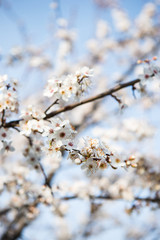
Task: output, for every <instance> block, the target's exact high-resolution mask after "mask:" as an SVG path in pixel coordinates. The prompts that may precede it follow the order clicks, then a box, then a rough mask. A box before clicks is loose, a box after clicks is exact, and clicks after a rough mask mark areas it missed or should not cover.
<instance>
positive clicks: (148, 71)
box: [138, 57, 160, 86]
mask: <svg viewBox="0 0 160 240" xmlns="http://www.w3.org/2000/svg"><path fill="white" fill-rule="evenodd" d="M153 60H156V57H154V58H153ZM138 63H145V64H146V66H145V67H144V69H143V74H140V75H139V79H140V80H141V81H140V85H141V86H145V85H146V83H147V81H151V80H152V79H153V78H158V79H159V78H160V67H158V66H157V65H155V64H154V63H153V62H152V61H150V60H144V61H141V60H139V61H138Z"/></svg>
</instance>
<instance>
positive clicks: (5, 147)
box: [1, 141, 15, 154]
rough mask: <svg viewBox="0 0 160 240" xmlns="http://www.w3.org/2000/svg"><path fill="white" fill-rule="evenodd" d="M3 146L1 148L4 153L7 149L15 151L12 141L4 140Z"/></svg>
mask: <svg viewBox="0 0 160 240" xmlns="http://www.w3.org/2000/svg"><path fill="white" fill-rule="evenodd" d="M2 144H3V147H2V148H1V153H2V154H3V153H4V152H5V151H7V152H13V151H14V150H15V148H14V147H13V146H12V141H10V142H6V141H2Z"/></svg>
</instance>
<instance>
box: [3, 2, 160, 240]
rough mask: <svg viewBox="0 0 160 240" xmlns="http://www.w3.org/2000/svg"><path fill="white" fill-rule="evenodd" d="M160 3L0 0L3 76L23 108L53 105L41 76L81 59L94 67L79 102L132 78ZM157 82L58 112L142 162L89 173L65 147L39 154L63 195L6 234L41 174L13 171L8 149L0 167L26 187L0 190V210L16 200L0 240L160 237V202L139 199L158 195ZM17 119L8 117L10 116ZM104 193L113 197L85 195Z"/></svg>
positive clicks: (153, 38)
mask: <svg viewBox="0 0 160 240" xmlns="http://www.w3.org/2000/svg"><path fill="white" fill-rule="evenodd" d="M159 5H160V1H158V0H156V1H147V0H135V1H129V0H112V1H111V0H81V1H74V0H57V1H51V0H45V1H43V0H32V1H31V0H28V1H25V0H14V1H11V0H1V1H0V32H1V34H0V74H1V75H3V74H8V76H10V77H11V78H16V79H17V80H18V85H19V88H18V95H19V100H20V111H21V110H22V109H24V108H26V106H27V105H28V104H34V105H35V106H41V108H42V109H45V108H46V106H48V105H49V103H50V102H52V101H51V100H48V99H47V98H46V97H44V96H43V90H44V88H45V86H46V83H47V80H48V79H49V78H50V77H51V76H53V75H55V76H58V77H59V76H62V75H66V74H69V73H72V72H74V71H75V70H76V69H78V68H79V67H82V66H88V67H91V68H93V69H94V81H93V83H92V86H91V88H90V89H89V91H88V93H87V94H85V95H84V96H83V97H82V99H83V98H86V97H88V96H93V95H95V94H98V93H100V92H103V91H104V90H105V89H108V88H110V87H113V86H114V85H115V84H117V83H122V82H126V81H130V80H133V79H136V78H138V76H139V74H141V73H143V66H142V65H138V64H137V60H138V59H142V60H144V59H146V58H147V59H148V58H149V59H151V58H152V57H153V56H155V55H156V56H157V57H158V56H159V49H160V35H159V33H160V24H159V23H160V15H159V13H160V12H159V10H160V8H159ZM159 86H160V84H159V81H155V82H151V83H149V86H148V88H147V89H146V92H147V94H146V95H144V96H143V97H142V95H143V94H142V93H141V92H140V91H136V92H135V95H136V96H134V94H133V92H132V89H127V90H126V89H125V90H122V91H121V92H119V93H117V95H116V96H117V97H118V98H119V99H121V104H118V103H117V102H116V101H115V99H114V98H111V97H109V98H107V99H102V100H99V101H98V102H95V103H90V104H87V105H84V106H80V107H79V108H76V109H74V110H73V111H71V112H67V113H65V114H64V115H62V116H61V117H64V119H65V118H66V119H69V120H70V122H71V124H72V125H73V126H74V127H75V129H76V130H77V131H78V134H77V138H81V137H82V138H83V137H85V136H91V137H98V138H100V139H102V140H103V141H105V142H107V143H108V144H112V145H113V146H114V147H115V149H117V150H118V151H120V152H122V153H125V154H130V153H131V154H132V153H134V154H136V156H137V159H139V168H138V169H137V170H134V169H133V170H132V169H131V170H128V171H125V170H124V169H120V170H117V171H115V172H114V170H113V169H107V170H105V171H103V172H101V173H97V174H96V175H95V176H93V177H91V178H88V177H86V175H85V174H84V172H83V171H82V170H81V169H80V167H79V166H75V165H74V164H72V162H71V161H70V160H67V154H64V155H63V156H62V158H61V159H60V160H55V159H52V161H53V162H51V161H48V162H47V161H46V162H45V160H43V163H44V166H45V170H46V172H47V173H48V174H49V173H50V171H51V168H52V164H53V165H54V166H53V168H54V177H53V179H52V181H51V182H52V186H53V190H54V191H55V192H56V197H57V198H59V197H60V198H62V201H60V202H58V201H57V202H56V204H57V205H56V204H55V205H56V206H57V208H55V209H54V208H53V207H52V206H51V204H50V203H47V200H46V205H45V204H44V202H43V203H40V204H39V205H38V206H36V208H35V209H34V211H33V212H32V211H31V213H30V214H31V216H29V217H28V215H27V217H26V218H27V223H26V224H22V223H23V219H21V222H19V223H18V224H20V225H21V224H22V227H21V231H20V234H19V235H17V236H18V237H15V236H14V238H9V237H8V238H4V236H3V234H4V232H5V231H6V230H7V227H8V229H9V230H10V228H9V226H12V228H11V230H12V231H14V229H16V227H15V226H16V224H15V226H14V224H13V223H14V220H15V219H14V217H15V216H16V215H15V211H16V210H15V209H19V208H20V209H22V206H23V203H25V204H29V203H30V201H31V200H30V199H31V198H32V197H33V196H34V191H35V192H36V191H37V188H38V187H39V186H40V185H42V184H43V178H41V177H39V173H35V170H31V171H30V172H29V174H28V173H26V172H25V171H24V170H22V169H20V166H21V164H22V166H23V167H24V165H23V162H24V160H23V159H22V156H21V155H22V154H19V153H18V154H17V155H15V156H14V155H11V154H10V155H7V156H5V157H4V158H3V160H1V165H5V164H6V166H5V171H6V172H7V171H8V176H10V175H13V176H14V177H15V178H17V179H19V178H21V177H19V176H21V175H22V176H23V174H24V175H25V176H26V179H27V180H26V181H28V182H29V183H30V184H31V185H32V190H31V192H30V189H28V188H31V186H29V187H28V188H27V187H26V192H27V194H28V195H27V197H26V196H25V198H24V199H23V194H24V193H23V192H22V193H21V194H17V192H16V191H15V192H14V193H13V192H12V186H11V190H9V191H10V192H12V194H11V196H10V195H9V193H8V192H6V191H2V192H1V195H0V206H1V210H2V209H5V208H7V207H8V206H11V208H12V207H13V209H12V210H13V212H12V213H10V212H9V214H8V215H7V214H6V215H5V216H4V215H3V216H2V218H1V223H0V235H2V239H5V240H7V239H23V240H44V239H49V240H50V239H60V240H62V239H64V240H65V239H76V240H80V239H89V240H96V239H101V240H105V239H108V240H110V239H114V238H117V239H118V240H123V239H130V240H132V239H136V240H138V239H145V240H153V239H154V240H158V239H160V226H159V220H160V211H159V202H156V201H155V202H154V201H153V202H150V201H138V200H136V198H149V197H153V198H155V196H159V194H160V193H159V192H160V178H159V170H160V164H159V156H160V148H159V141H160V127H159V123H160V111H159V106H160V105H159V104H160V94H159V92H160V87H159ZM69 103H72V102H69ZM69 103H67V104H69ZM17 118H19V117H17V116H16V115H14V114H13V115H12V117H10V120H12V119H17ZM17 135H18V134H17V133H16V134H15V136H14V138H15V141H14V140H13V142H14V144H15V148H16V149H19V152H20V151H21V147H23V146H22V145H23V143H22V139H21V138H20V139H19V140H18V139H17ZM4 159H8V160H5V161H6V162H4ZM54 161H55V162H56V163H55V162H54ZM55 165H56V166H55ZM12 166H13V168H12ZM2 167H3V166H2ZM6 169H7V170H6ZM23 171H24V172H23ZM6 178H7V177H6ZM37 183H38V184H39V185H36V184H37ZM34 184H35V186H34ZM14 187H15V185H13V188H14ZM23 188H24V189H25V187H22V189H23ZM17 191H18V190H17ZM24 192H25V190H24ZM47 194H48V193H46V192H45V193H44V195H45V198H46V199H48V198H49V197H48V195H47ZM106 194H109V196H112V199H111V200H109V199H107V200H104V199H100V198H95V199H94V198H90V197H89V196H91V195H95V196H99V195H101V196H105V195H106ZM32 195H33V196H32ZM17 196H18V197H17ZM72 196H76V197H75V198H72ZM48 201H49V200H48ZM15 206H16V208H15V209H14V207H15ZM57 209H58V210H57ZM11 222H12V225H10V224H11ZM6 226H7V227H6Z"/></svg>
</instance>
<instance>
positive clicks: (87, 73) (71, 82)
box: [44, 67, 93, 102]
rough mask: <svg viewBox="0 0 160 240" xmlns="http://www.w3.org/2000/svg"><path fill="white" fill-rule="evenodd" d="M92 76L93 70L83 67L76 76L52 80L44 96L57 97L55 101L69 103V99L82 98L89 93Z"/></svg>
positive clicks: (49, 81)
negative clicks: (83, 94)
mask: <svg viewBox="0 0 160 240" xmlns="http://www.w3.org/2000/svg"><path fill="white" fill-rule="evenodd" d="M92 76H93V70H92V69H90V68H88V67H82V68H81V69H79V70H77V71H76V72H75V73H74V74H68V75H66V76H65V75H63V76H61V77H59V78H57V77H53V78H50V79H49V80H48V83H47V86H46V88H45V90H44V96H47V97H49V98H50V97H55V99H62V100H63V101H65V102H67V101H68V100H69V99H71V98H74V97H77V96H80V95H82V93H83V92H85V91H87V89H88V87H89V86H90V84H91V77H92Z"/></svg>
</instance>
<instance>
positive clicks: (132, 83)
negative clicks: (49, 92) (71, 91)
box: [4, 79, 140, 128]
mask: <svg viewBox="0 0 160 240" xmlns="http://www.w3.org/2000/svg"><path fill="white" fill-rule="evenodd" d="M139 82H140V79H135V80H132V81H130V82H126V83H119V84H117V85H116V86H115V87H113V88H111V89H109V90H106V91H105V92H102V93H100V94H98V95H96V96H94V97H90V98H87V99H85V100H82V101H80V102H78V103H73V104H70V105H67V106H65V107H62V108H60V109H58V110H55V111H52V112H50V113H48V114H46V116H45V117H44V118H43V119H44V120H47V119H49V118H51V117H54V116H56V115H58V114H60V113H63V112H66V111H71V110H72V109H74V108H76V107H78V106H81V105H83V104H86V103H90V102H93V101H96V100H99V99H101V98H104V97H106V96H109V95H111V94H113V93H115V92H118V91H119V90H121V89H123V88H127V87H130V86H134V85H135V84H137V83H139ZM22 120H23V119H19V120H15V121H10V122H8V123H5V125H4V127H5V128H9V127H13V126H16V125H17V124H19V122H20V121H22Z"/></svg>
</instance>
